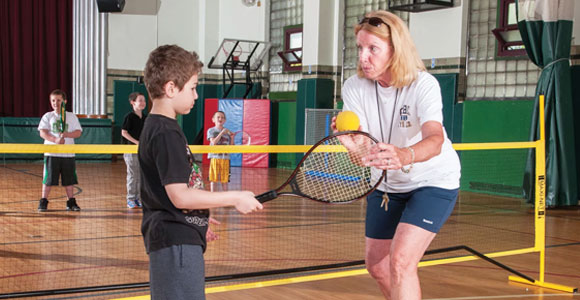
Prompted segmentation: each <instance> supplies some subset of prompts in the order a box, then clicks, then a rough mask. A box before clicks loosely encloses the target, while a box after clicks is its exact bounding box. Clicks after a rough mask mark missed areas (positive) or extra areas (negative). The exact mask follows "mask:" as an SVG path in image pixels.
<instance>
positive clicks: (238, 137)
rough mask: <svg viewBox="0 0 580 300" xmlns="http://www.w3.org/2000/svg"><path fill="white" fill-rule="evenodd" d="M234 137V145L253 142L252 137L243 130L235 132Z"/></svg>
mask: <svg viewBox="0 0 580 300" xmlns="http://www.w3.org/2000/svg"><path fill="white" fill-rule="evenodd" d="M233 139H234V145H250V144H251V143H252V137H251V136H250V135H249V134H248V133H247V132H245V131H243V130H239V131H236V132H234V135H233Z"/></svg>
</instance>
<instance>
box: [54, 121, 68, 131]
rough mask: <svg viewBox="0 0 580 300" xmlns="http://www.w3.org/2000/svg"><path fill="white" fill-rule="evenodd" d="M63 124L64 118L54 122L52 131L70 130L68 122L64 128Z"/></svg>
mask: <svg viewBox="0 0 580 300" xmlns="http://www.w3.org/2000/svg"><path fill="white" fill-rule="evenodd" d="M62 125H63V124H62V120H56V121H55V122H54V123H52V130H51V131H52V132H57V133H60V132H68V124H66V123H65V124H64V129H62V128H63V126H62Z"/></svg>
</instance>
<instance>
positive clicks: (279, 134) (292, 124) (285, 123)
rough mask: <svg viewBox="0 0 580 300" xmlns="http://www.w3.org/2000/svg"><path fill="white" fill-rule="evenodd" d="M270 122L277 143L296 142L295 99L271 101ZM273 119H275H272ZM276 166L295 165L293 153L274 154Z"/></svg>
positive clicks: (288, 166) (291, 167)
mask: <svg viewBox="0 0 580 300" xmlns="http://www.w3.org/2000/svg"><path fill="white" fill-rule="evenodd" d="M272 107H273V110H272V116H273V117H274V118H273V120H272V122H273V124H272V126H273V128H275V131H276V133H275V137H273V138H275V141H276V144H277V145H294V143H295V142H296V101H284V102H272ZM274 119H275V120H274ZM275 160H276V164H275V166H276V167H278V168H289V169H293V168H295V167H296V163H297V160H296V154H295V153H278V154H277V155H276V156H275ZM271 165H273V164H271Z"/></svg>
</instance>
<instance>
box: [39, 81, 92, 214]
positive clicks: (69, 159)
mask: <svg viewBox="0 0 580 300" xmlns="http://www.w3.org/2000/svg"><path fill="white" fill-rule="evenodd" d="M64 103H66V94H65V93H64V92H63V91H61V90H58V89H56V90H54V91H52V92H51V93H50V106H51V107H52V109H53V111H51V112H47V113H46V114H44V116H42V119H40V124H38V131H39V132H40V137H41V138H43V139H44V144H45V145H54V144H74V143H75V141H74V139H76V138H79V137H80V136H81V134H82V130H83V129H82V128H81V124H80V123H79V119H77V116H76V115H75V114H73V113H71V112H66V111H65V120H66V123H65V124H62V121H61V120H62V118H61V113H60V107H61V104H64ZM43 174H44V177H43V179H42V198H41V199H40V202H39V203H38V211H39V212H44V211H46V210H47V207H48V195H49V194H50V189H51V187H52V186H55V185H58V178H59V176H60V178H61V181H62V186H64V188H65V191H66V196H67V197H68V201H67V202H66V209H67V210H69V211H80V210H81V208H80V207H79V206H78V205H77V201H76V199H75V198H74V191H73V185H75V184H77V183H78V182H77V175H76V170H75V155H74V153H45V154H44V172H43Z"/></svg>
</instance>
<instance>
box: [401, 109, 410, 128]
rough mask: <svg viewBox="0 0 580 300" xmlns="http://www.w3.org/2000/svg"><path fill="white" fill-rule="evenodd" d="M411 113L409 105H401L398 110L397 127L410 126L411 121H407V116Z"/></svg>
mask: <svg viewBox="0 0 580 300" xmlns="http://www.w3.org/2000/svg"><path fill="white" fill-rule="evenodd" d="M410 116H411V113H410V112H409V105H403V106H402V107H401V109H400V110H399V127H401V128H408V127H411V126H412V124H411V121H409V117H410Z"/></svg>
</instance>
